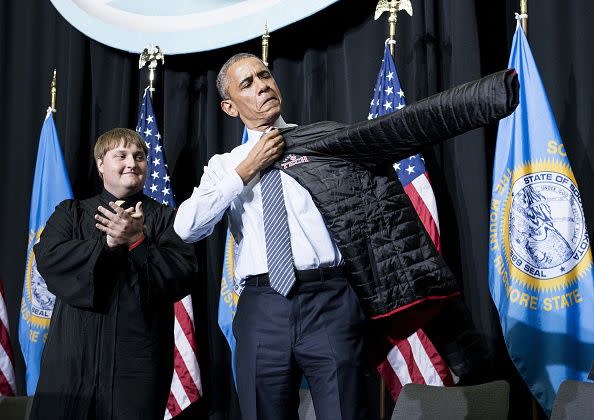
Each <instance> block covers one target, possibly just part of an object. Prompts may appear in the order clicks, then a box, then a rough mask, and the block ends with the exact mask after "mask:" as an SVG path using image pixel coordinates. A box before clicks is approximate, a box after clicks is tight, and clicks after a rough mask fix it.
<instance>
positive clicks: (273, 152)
mask: <svg viewBox="0 0 594 420" xmlns="http://www.w3.org/2000/svg"><path fill="white" fill-rule="evenodd" d="M284 150H285V139H284V137H283V136H282V134H280V132H279V131H278V129H277V128H271V129H270V130H267V131H266V134H264V135H263V136H262V138H261V139H260V140H259V141H258V143H256V145H255V146H254V147H253V148H252V150H250V152H249V153H248V155H247V156H246V158H245V159H244V160H243V161H242V162H241V163H240V164H239V165H237V168H235V171H236V172H237V174H238V175H239V176H240V177H241V179H242V180H243V185H247V184H248V182H250V181H251V180H252V178H254V176H256V174H258V173H259V172H260V171H261V170H263V169H266V168H268V167H269V166H270V165H272V164H273V163H274V162H275V161H276V160H278V158H279V157H280V156H281V155H282V154H283V151H284Z"/></svg>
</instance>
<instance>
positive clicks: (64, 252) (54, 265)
mask: <svg viewBox="0 0 594 420" xmlns="http://www.w3.org/2000/svg"><path fill="white" fill-rule="evenodd" d="M77 220H78V218H77V214H76V204H75V202H74V201H73V200H65V201H63V202H62V203H60V204H59V205H58V206H57V207H56V209H55V211H54V213H53V214H52V215H51V216H50V218H49V219H48V221H47V223H46V225H45V228H44V229H43V232H42V234H41V237H40V240H39V242H38V243H37V244H36V245H35V247H34V252H35V259H36V262H37V269H38V271H39V273H40V274H41V276H42V277H43V279H44V280H45V283H46V285H47V288H48V290H49V291H50V292H52V293H53V294H54V295H56V296H57V297H59V298H60V299H61V300H63V301H64V302H66V303H68V304H70V305H72V306H76V307H78V308H81V309H95V308H96V305H98V304H99V303H100V302H99V300H100V296H101V295H102V294H103V293H102V292H107V293H108V292H109V289H111V287H113V285H112V284H108V282H109V280H108V279H105V278H104V276H102V275H99V273H100V272H101V271H102V267H108V266H118V265H121V263H120V264H118V262H119V261H121V260H122V258H123V257H125V255H123V254H122V250H109V249H108V248H107V243H106V241H105V237H104V236H100V235H98V236H97V237H93V238H90V239H75V238H74V233H73V232H74V228H75V226H74V225H75V223H77ZM98 279H103V284H98V282H100V281H99V280H98Z"/></svg>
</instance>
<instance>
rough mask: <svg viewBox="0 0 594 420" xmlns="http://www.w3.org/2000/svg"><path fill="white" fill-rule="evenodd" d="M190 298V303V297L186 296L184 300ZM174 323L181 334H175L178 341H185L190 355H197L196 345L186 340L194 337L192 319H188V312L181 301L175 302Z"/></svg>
mask: <svg viewBox="0 0 594 420" xmlns="http://www.w3.org/2000/svg"><path fill="white" fill-rule="evenodd" d="M188 298H190V301H191V297H190V296H186V297H185V298H184V299H188ZM174 307H175V321H176V330H177V329H178V328H179V331H181V332H182V333H183V334H181V335H179V336H178V335H177V334H176V338H177V337H179V338H180V339H182V338H183V339H185V342H186V343H187V344H188V345H189V346H190V348H191V351H192V353H194V354H197V353H198V348H197V346H196V343H195V342H194V341H193V340H192V341H190V340H188V337H193V336H194V323H193V322H192V319H191V318H190V315H189V314H188V311H187V309H186V306H185V305H184V303H183V302H182V301H179V302H175V306H174Z"/></svg>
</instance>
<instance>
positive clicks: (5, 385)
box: [0, 279, 16, 396]
mask: <svg viewBox="0 0 594 420" xmlns="http://www.w3.org/2000/svg"><path fill="white" fill-rule="evenodd" d="M15 394H16V381H15V376H14V355H13V353H12V345H11V342H10V333H9V329H8V315H7V313H6V304H5V301H4V285H3V284H2V279H0V395H3V396H13V395H15Z"/></svg>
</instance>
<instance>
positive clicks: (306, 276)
mask: <svg viewBox="0 0 594 420" xmlns="http://www.w3.org/2000/svg"><path fill="white" fill-rule="evenodd" d="M345 275H346V269H345V266H344V265H339V266H336V267H324V268H314V269H311V270H295V278H296V279H297V282H302V283H305V282H308V281H324V280H332V279H335V278H337V277H344V276H345ZM245 285H246V286H270V280H269V279H268V273H264V274H257V275H255V276H250V277H248V278H246V279H245Z"/></svg>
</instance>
